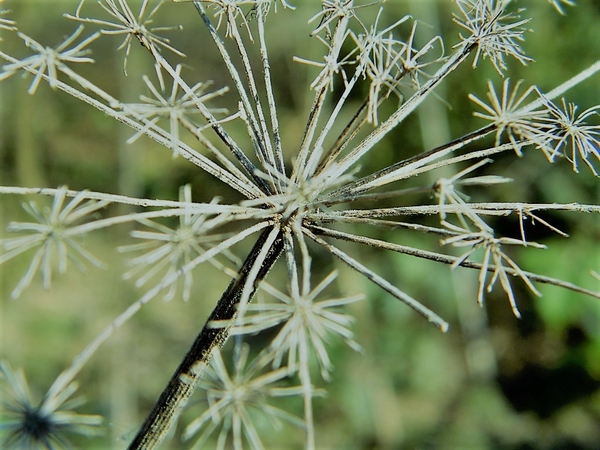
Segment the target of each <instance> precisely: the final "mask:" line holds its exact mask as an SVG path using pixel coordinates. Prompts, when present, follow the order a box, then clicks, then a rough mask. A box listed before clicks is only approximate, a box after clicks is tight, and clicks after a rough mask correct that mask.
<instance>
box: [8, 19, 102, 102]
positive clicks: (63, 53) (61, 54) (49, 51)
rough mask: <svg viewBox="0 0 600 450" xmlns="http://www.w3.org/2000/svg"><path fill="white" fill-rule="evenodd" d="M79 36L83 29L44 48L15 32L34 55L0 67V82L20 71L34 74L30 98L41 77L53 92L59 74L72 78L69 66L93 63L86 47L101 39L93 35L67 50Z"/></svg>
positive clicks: (79, 28)
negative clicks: (46, 79)
mask: <svg viewBox="0 0 600 450" xmlns="http://www.w3.org/2000/svg"><path fill="white" fill-rule="evenodd" d="M82 32H83V27H82V26H80V27H78V28H77V29H76V30H75V31H74V32H73V34H72V35H71V36H69V37H68V38H67V39H65V40H64V41H63V42H62V43H61V44H60V45H58V46H57V47H56V48H51V47H44V46H43V45H42V44H40V43H39V42H37V41H36V40H34V39H32V38H30V37H29V36H27V35H25V34H23V33H21V32H18V33H17V35H18V36H19V37H20V38H21V39H23V41H24V42H25V45H26V46H27V47H28V48H30V49H32V50H34V51H35V52H37V53H36V54H35V55H32V56H29V57H27V58H25V59H23V60H21V61H18V62H14V63H12V64H7V65H5V66H3V67H2V73H0V81H2V80H4V79H5V78H8V77H10V76H11V75H13V74H15V73H17V72H20V71H21V70H25V71H27V72H31V73H34V74H35V77H34V78H33V81H32V82H31V86H29V91H28V92H29V93H30V94H34V93H35V91H36V90H37V88H38V86H39V85H40V81H41V80H42V76H43V75H45V74H47V76H48V84H49V85H50V87H52V88H53V89H56V87H57V83H58V72H63V73H64V74H66V75H68V76H70V77H72V78H74V73H73V71H72V70H71V69H70V68H69V67H68V66H67V64H68V63H93V62H94V60H93V59H91V58H89V57H88V56H87V55H89V53H90V51H89V49H86V48H85V47H87V46H88V45H89V44H90V43H92V42H93V41H95V40H96V39H98V38H99V37H100V35H99V34H98V33H94V34H92V35H91V36H89V37H87V38H86V39H84V40H83V41H81V42H80V43H79V44H77V45H75V46H74V47H71V48H69V46H70V45H71V44H73V43H74V42H75V41H76V40H77V38H78V37H79V36H80V35H81V33H82Z"/></svg>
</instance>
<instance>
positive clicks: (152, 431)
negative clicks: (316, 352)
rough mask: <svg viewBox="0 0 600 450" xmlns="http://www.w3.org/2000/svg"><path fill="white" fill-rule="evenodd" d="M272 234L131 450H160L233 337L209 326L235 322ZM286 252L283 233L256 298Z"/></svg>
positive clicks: (264, 266) (233, 287) (263, 269)
mask: <svg viewBox="0 0 600 450" xmlns="http://www.w3.org/2000/svg"><path fill="white" fill-rule="evenodd" d="M272 231H273V229H272V228H271V227H269V228H266V229H265V230H264V231H263V232H262V234H261V235H260V236H259V238H258V240H257V241H256V243H255V244H254V247H253V248H252V250H251V251H250V254H249V255H248V257H247V258H246V260H245V261H244V264H243V265H242V268H241V269H240V271H239V274H238V276H237V278H235V279H234V280H232V281H231V283H230V284H229V286H228V287H227V289H226V290H225V292H224V293H223V295H222V296H221V299H220V300H219V302H218V303H217V306H215V309H213V311H212V313H211V315H210V317H209V318H208V320H207V321H206V323H205V324H204V327H203V328H202V331H201V332H200V334H199V335H198V337H197V338H196V340H195V341H194V343H193V344H192V347H191V348H190V350H189V351H188V353H187V354H186V355H185V357H184V359H183V361H182V362H181V364H180V365H179V367H178V368H177V370H176V371H175V373H174V374H173V376H172V377H171V379H170V380H169V383H168V384H167V386H166V387H165V389H164V390H163V392H162V394H161V395H160V397H159V399H158V400H157V402H156V404H155V405H154V408H153V409H152V411H151V412H150V414H149V415H148V417H147V418H146V420H145V422H144V423H143V424H142V426H141V428H140V430H139V431H138V434H137V436H136V437H135V438H134V439H133V441H132V442H131V444H129V447H128V449H129V450H151V449H155V448H157V447H158V446H159V445H160V443H161V442H162V440H163V438H164V437H165V436H166V434H167V433H168V431H169V430H170V428H171V426H172V425H173V424H174V422H175V421H176V420H177V418H178V417H179V414H180V412H181V410H182V409H183V407H184V406H185V404H186V403H187V401H188V399H189V398H190V396H191V395H192V392H193V391H194V389H195V387H196V384H197V382H198V381H199V380H200V378H201V376H202V373H203V371H204V368H205V367H206V366H207V365H208V363H209V361H210V357H211V353H212V351H213V350H214V349H215V348H216V347H219V348H220V347H222V346H223V344H224V343H225V341H226V340H227V337H228V336H229V328H228V327H225V328H212V327H210V326H209V324H210V323H211V322H212V321H215V320H231V319H233V318H234V316H235V313H236V310H237V308H236V306H237V305H238V303H239V301H240V298H241V296H242V291H243V290H244V286H245V284H246V283H247V281H248V275H249V274H250V271H251V269H252V267H253V266H254V264H255V262H256V260H257V258H258V256H259V254H260V252H261V250H262V248H263V246H264V245H265V243H266V241H267V240H268V237H269V234H270V233H271V232H272ZM282 249H283V235H282V234H281V233H280V234H279V235H278V236H277V239H276V240H275V242H274V243H273V245H272V246H271V248H270V249H269V251H268V253H267V256H266V258H265V259H264V262H263V263H262V265H261V267H260V270H259V272H258V275H257V276H256V279H255V281H254V286H253V291H252V295H254V291H255V290H256V287H257V286H258V283H259V282H260V281H261V280H263V279H264V278H265V276H266V275H267V273H268V272H269V270H270V269H271V267H273V265H274V264H275V262H276V261H277V258H278V257H279V255H281V252H282Z"/></svg>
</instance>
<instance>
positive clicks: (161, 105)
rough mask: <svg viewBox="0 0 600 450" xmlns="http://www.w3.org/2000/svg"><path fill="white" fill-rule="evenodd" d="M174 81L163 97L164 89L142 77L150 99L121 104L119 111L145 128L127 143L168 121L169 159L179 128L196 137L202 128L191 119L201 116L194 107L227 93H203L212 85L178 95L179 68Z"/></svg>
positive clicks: (199, 85)
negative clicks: (139, 121)
mask: <svg viewBox="0 0 600 450" xmlns="http://www.w3.org/2000/svg"><path fill="white" fill-rule="evenodd" d="M175 74H176V77H175V78H174V79H173V85H172V87H171V93H170V94H169V96H168V97H166V96H165V95H164V89H163V90H162V92H161V90H159V88H157V87H156V86H154V84H153V83H152V82H151V81H150V79H149V78H148V77H147V76H144V77H143V79H144V83H146V86H147V87H148V89H149V90H150V92H151V93H152V95H153V96H154V98H150V97H147V96H144V95H142V96H140V100H141V101H142V102H143V103H125V104H121V105H120V107H121V108H122V109H123V111H124V112H125V113H126V114H131V115H132V117H134V118H136V119H138V120H141V121H143V122H145V126H144V127H143V128H141V129H140V130H139V131H138V132H137V133H136V134H135V135H134V136H132V137H131V138H130V139H129V140H128V141H127V142H128V143H132V142H135V141H136V140H137V139H138V138H139V137H140V136H143V135H144V134H145V133H146V131H147V130H148V129H150V128H152V127H154V126H155V125H156V123H157V122H158V121H159V120H160V119H161V118H163V117H164V118H166V119H167V120H168V121H169V129H168V132H169V136H170V137H171V149H172V150H173V157H175V156H177V154H178V152H179V142H180V139H179V127H180V125H181V126H183V127H184V128H185V129H186V130H188V131H189V132H191V133H193V134H194V135H198V134H199V133H201V131H202V127H201V126H200V125H199V124H198V123H197V122H196V121H195V120H192V117H198V116H201V111H200V110H199V109H198V105H203V104H205V103H206V102H208V101H210V100H212V99H214V98H216V97H220V96H221V95H223V94H224V93H225V92H227V88H221V89H218V90H216V91H213V92H207V90H208V89H209V87H210V85H211V84H212V83H210V82H208V83H196V84H195V85H194V86H192V87H189V88H187V86H186V85H185V84H184V86H185V87H186V88H187V89H186V92H184V93H183V94H180V92H179V91H180V89H181V86H180V84H179V82H180V80H181V65H177V67H176V68H175ZM210 112H211V113H212V114H219V113H226V112H227V110H225V109H211V110H210Z"/></svg>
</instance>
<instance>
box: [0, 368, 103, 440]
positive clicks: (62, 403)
mask: <svg viewBox="0 0 600 450" xmlns="http://www.w3.org/2000/svg"><path fill="white" fill-rule="evenodd" d="M76 390H77V384H76V383H75V382H70V383H68V384H67V385H66V386H64V389H61V390H59V391H53V390H52V389H51V390H50V391H48V393H47V394H46V396H45V397H44V399H43V400H42V402H41V403H40V404H39V405H36V404H35V403H34V402H33V400H32V397H31V393H30V391H29V386H28V384H27V379H26V378H25V374H24V373H23V371H22V370H19V371H16V372H15V371H14V370H13V369H12V367H11V366H10V365H9V364H8V363H6V362H0V392H2V400H1V402H2V406H3V408H2V409H3V411H4V414H5V417H4V418H3V420H2V423H0V435H4V437H5V439H4V441H3V445H2V448H5V449H15V450H16V449H42V448H44V449H62V448H64V449H68V448H71V445H70V444H69V440H68V436H69V435H71V434H79V435H84V436H91V435H95V434H98V433H99V432H100V431H101V430H100V429H99V428H98V426H99V425H100V424H101V423H102V417H100V416H97V415H88V414H78V413H77V412H75V408H78V407H80V406H81V405H82V404H83V403H84V400H83V399H82V398H77V397H76V398H71V397H72V395H73V394H74V393H75V391H76Z"/></svg>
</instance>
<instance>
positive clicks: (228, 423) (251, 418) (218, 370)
mask: <svg viewBox="0 0 600 450" xmlns="http://www.w3.org/2000/svg"><path fill="white" fill-rule="evenodd" d="M238 350H239V351H238V354H237V355H236V360H235V363H234V367H233V371H232V373H230V372H229V370H228V369H227V366H226V364H225V361H224V360H223V357H222V355H221V352H220V350H219V349H216V350H215V351H214V354H213V357H212V362H211V365H210V367H209V368H208V369H207V370H206V374H205V378H204V379H203V380H202V381H201V382H200V384H201V387H202V388H203V390H204V392H205V394H206V402H207V406H208V408H207V409H206V411H205V412H204V413H202V414H201V415H200V416H198V417H197V418H196V419H194V420H193V421H192V422H191V423H190V424H189V425H188V426H187V427H186V429H185V431H184V433H183V439H185V440H187V439H191V438H192V437H193V436H194V435H196V434H198V433H200V436H199V437H198V439H197V440H196V442H195V444H194V448H198V449H200V448H205V447H204V446H205V445H206V441H207V440H208V439H209V438H210V436H211V435H212V434H213V433H214V432H217V431H218V438H217V445H216V448H217V449H219V450H222V449H226V448H234V449H236V450H242V449H243V448H244V445H243V443H244V441H247V442H248V443H249V444H250V447H251V448H254V449H262V448H264V447H263V444H262V442H261V439H260V436H259V433H258V430H257V428H256V425H255V421H256V419H257V413H258V415H262V416H264V417H266V418H267V419H269V421H270V422H271V423H272V424H273V425H274V427H275V428H280V427H281V421H282V420H284V421H287V422H290V423H292V424H294V425H297V426H300V427H302V426H304V424H303V422H302V421H301V420H300V419H298V418H297V417H295V416H293V415H291V414H289V413H287V412H285V411H283V410H281V409H279V408H276V407H274V406H272V405H270V404H269V403H268V400H269V398H270V397H287V396H294V395H298V394H299V393H300V392H301V389H300V388H298V387H283V386H277V385H276V383H278V382H281V381H282V380H285V379H286V378H287V377H288V376H289V371H288V369H287V368H285V367H283V368H279V369H276V370H273V371H268V370H265V369H266V366H267V365H268V364H269V359H268V358H265V357H264V354H260V355H258V356H257V357H256V358H255V359H254V360H253V361H252V362H250V363H248V356H249V352H250V347H249V346H248V345H244V346H242V347H241V348H240V349H238Z"/></svg>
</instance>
